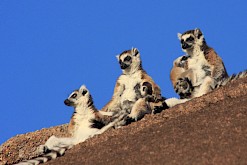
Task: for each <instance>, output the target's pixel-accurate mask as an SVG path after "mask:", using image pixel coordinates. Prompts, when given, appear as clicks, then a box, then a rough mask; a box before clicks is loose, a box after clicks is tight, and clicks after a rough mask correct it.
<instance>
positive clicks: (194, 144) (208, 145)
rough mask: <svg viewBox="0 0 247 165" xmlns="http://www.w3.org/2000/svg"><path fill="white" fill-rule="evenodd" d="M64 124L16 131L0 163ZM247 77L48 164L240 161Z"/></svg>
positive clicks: (246, 146)
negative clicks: (31, 130) (29, 130)
mask: <svg viewBox="0 0 247 165" xmlns="http://www.w3.org/2000/svg"><path fill="white" fill-rule="evenodd" d="M66 131H67V125H62V126H56V127H53V128H48V129H42V130H39V131H36V132H31V133H27V134H23V135H18V136H15V137H13V138H11V139H9V140H8V141H7V142H5V143H4V144H3V145H2V146H1V148H0V164H12V163H14V162H18V161H20V160H22V159H28V158H31V157H33V156H35V150H36V148H37V146H39V145H40V144H43V143H44V142H45V141H46V140H47V139H48V138H49V136H51V135H52V134H55V135H57V136H66ZM246 153H247V78H243V79H239V80H237V81H235V82H232V83H230V84H228V85H226V86H225V87H221V88H219V89H217V90H215V91H213V92H211V93H208V94H207V95H204V96H202V97H200V98H196V99H193V100H191V101H189V102H187V103H184V104H180V105H178V106H175V107H173V108H170V109H168V110H166V111H163V112H162V113H160V114H156V115H147V116H145V118H144V119H142V120H141V121H138V122H135V123H132V124H131V125H129V126H125V127H122V128H120V129H116V130H114V129H111V130H108V131H107V132H105V133H104V134H102V135H98V136H95V137H93V138H91V139H89V140H87V141H86V142H84V143H82V144H79V145H77V146H75V147H74V148H72V149H70V150H69V151H67V152H66V153H65V155H64V156H62V157H60V158H58V159H56V160H52V161H50V162H48V163H47V164H52V165H53V164H59V165H60V164H106V163H107V164H114V165H115V164H245V163H246V162H247V157H246Z"/></svg>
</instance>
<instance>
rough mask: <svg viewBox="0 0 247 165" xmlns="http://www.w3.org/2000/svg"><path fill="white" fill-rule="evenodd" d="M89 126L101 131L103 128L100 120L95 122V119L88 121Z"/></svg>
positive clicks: (103, 124)
mask: <svg viewBox="0 0 247 165" xmlns="http://www.w3.org/2000/svg"><path fill="white" fill-rule="evenodd" d="M90 122H91V123H92V124H91V126H90V127H91V128H97V129H101V128H103V127H104V126H105V123H104V122H103V121H102V120H96V119H92V120H90Z"/></svg>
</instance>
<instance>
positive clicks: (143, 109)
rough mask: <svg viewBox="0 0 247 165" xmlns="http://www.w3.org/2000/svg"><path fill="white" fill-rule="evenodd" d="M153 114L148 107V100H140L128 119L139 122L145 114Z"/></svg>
mask: <svg viewBox="0 0 247 165" xmlns="http://www.w3.org/2000/svg"><path fill="white" fill-rule="evenodd" d="M151 112H152V111H151V109H150V106H149V105H148V102H147V101H146V98H140V99H138V100H137V101H136V102H135V104H134V105H133V107H132V109H131V112H130V114H129V115H128V117H129V118H131V119H133V120H135V121H137V120H140V119H141V118H143V117H144V115H145V114H150V113H151Z"/></svg>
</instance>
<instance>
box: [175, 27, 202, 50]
mask: <svg viewBox="0 0 247 165" xmlns="http://www.w3.org/2000/svg"><path fill="white" fill-rule="evenodd" d="M178 39H179V40H180V42H181V47H182V50H183V51H184V52H186V53H188V51H192V50H193V49H194V48H195V47H196V46H199V48H200V47H201V46H202V45H203V44H205V43H206V42H205V39H204V36H203V34H202V31H201V30H200V29H197V28H196V29H194V30H188V31H186V32H184V33H183V34H180V33H178Z"/></svg>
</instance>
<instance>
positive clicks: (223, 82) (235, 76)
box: [215, 70, 247, 89]
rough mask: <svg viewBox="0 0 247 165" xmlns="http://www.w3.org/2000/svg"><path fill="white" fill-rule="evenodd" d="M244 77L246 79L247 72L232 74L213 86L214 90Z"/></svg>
mask: <svg viewBox="0 0 247 165" xmlns="http://www.w3.org/2000/svg"><path fill="white" fill-rule="evenodd" d="M244 77H247V70H244V71H242V72H239V73H238V74H233V75H231V76H230V77H227V78H225V79H223V80H222V81H220V82H218V83H217V84H216V85H215V89H216V88H219V87H221V86H225V85H226V84H228V83H229V82H232V81H235V80H237V79H240V78H244Z"/></svg>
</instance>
